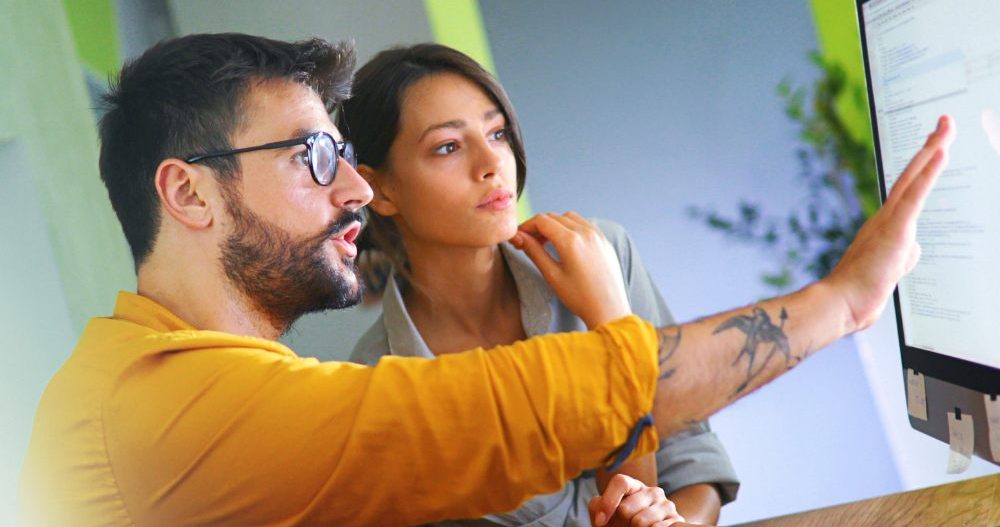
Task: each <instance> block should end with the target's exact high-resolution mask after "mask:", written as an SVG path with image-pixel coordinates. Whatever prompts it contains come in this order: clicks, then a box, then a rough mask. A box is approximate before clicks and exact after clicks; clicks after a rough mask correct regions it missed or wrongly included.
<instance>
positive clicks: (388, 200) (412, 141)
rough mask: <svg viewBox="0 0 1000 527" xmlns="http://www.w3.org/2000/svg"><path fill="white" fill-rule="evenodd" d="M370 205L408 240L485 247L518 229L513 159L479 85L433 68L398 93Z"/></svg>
mask: <svg viewBox="0 0 1000 527" xmlns="http://www.w3.org/2000/svg"><path fill="white" fill-rule="evenodd" d="M388 161H389V162H388V163H387V164H386V166H385V168H384V169H383V170H382V171H381V172H380V173H376V174H375V178H374V179H375V187H376V188H377V191H376V200H375V202H373V203H372V208H374V209H375V211H376V212H377V213H379V214H382V215H384V216H393V217H394V219H395V221H396V224H397V226H398V227H399V229H400V231H401V233H402V234H403V236H404V239H405V240H406V241H407V243H408V244H413V243H430V244H435V245H452V246H462V247H486V246H490V245H495V244H497V243H499V242H502V241H504V240H507V239H509V238H510V237H511V236H513V235H514V233H515V232H517V207H516V192H517V165H516V163H515V161H514V153H513V151H512V150H511V147H510V144H509V143H508V141H507V121H506V118H505V117H504V115H503V113H501V111H500V108H499V106H497V105H496V104H495V103H494V102H493V101H492V100H491V99H490V98H489V97H488V96H487V95H486V93H485V92H484V91H483V90H482V89H481V88H480V87H479V86H477V85H476V84H473V83H472V82H471V81H469V80H467V79H466V78H464V77H462V76H460V75H456V74H452V73H440V74H433V75H429V76H427V77H424V78H423V79H421V80H419V81H417V82H416V83H415V84H414V85H413V86H411V87H410V88H409V89H407V90H406V92H405V93H404V95H403V100H402V108H401V111H400V122H399V132H398V134H397V135H396V140H395V141H394V142H393V144H392V147H391V149H390V151H389V159H388Z"/></svg>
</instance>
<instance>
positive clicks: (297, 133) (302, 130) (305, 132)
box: [289, 128, 319, 139]
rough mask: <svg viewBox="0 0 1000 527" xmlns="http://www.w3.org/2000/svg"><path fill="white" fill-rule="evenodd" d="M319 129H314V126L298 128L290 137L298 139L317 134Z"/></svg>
mask: <svg viewBox="0 0 1000 527" xmlns="http://www.w3.org/2000/svg"><path fill="white" fill-rule="evenodd" d="M318 131H319V130H314V129H312V128H296V129H295V131H294V132H292V135H291V136H289V139H298V138H300V137H305V136H307V135H312V134H315V133H316V132H318Z"/></svg>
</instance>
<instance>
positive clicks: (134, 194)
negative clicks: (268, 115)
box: [99, 33, 355, 269]
mask: <svg viewBox="0 0 1000 527" xmlns="http://www.w3.org/2000/svg"><path fill="white" fill-rule="evenodd" d="M354 63H355V54H354V46H353V45H352V44H350V43H345V42H341V43H338V44H330V43H329V42H326V41H324V40H320V39H311V40H305V41H302V42H281V41H277V40H271V39H267V38H262V37H255V36H251V35H241V34H237V33H226V34H202V35H189V36H184V37H180V38H175V39H171V40H165V41H163V42H160V43H159V44H156V45H155V46H153V47H152V48H150V49H149V50H147V51H146V52H145V53H143V54H142V55H141V56H140V57H139V58H137V59H135V60H133V61H130V62H129V63H127V64H126V65H125V67H123V68H122V71H121V74H120V75H119V77H118V80H117V81H116V82H114V83H112V86H111V88H110V91H109V93H108V94H107V95H105V96H104V97H103V103H104V108H103V109H104V110H105V113H104V116H103V117H102V118H101V121H100V125H99V133H100V137H101V156H100V170H101V179H102V180H103V181H104V185H105V186H106V187H107V189H108V197H109V198H110V200H111V205H112V207H114V210H115V213H116V214H117V215H118V221H119V222H120V223H121V224H122V230H123V231H124V232H125V239H126V240H127V241H128V244H129V247H130V248H131V250H132V258H133V260H134V262H135V266H136V268H137V269H138V267H139V265H140V264H142V262H143V260H144V259H145V258H146V257H147V256H148V255H149V253H150V251H152V249H153V245H154V243H155V240H156V234H157V231H158V229H159V225H160V215H159V199H158V197H157V194H156V189H155V186H154V181H153V179H154V174H155V172H156V168H157V167H158V166H159V164H160V163H161V162H162V161H163V160H164V159H167V158H171V157H177V158H182V159H183V158H186V157H188V156H191V155H194V154H197V153H201V152H211V151H219V150H229V149H230V148H232V146H231V145H230V138H231V137H232V135H233V133H234V132H235V131H236V129H237V127H238V126H240V125H244V124H246V123H245V122H244V119H245V117H246V116H245V107H244V106H245V102H246V101H245V99H246V96H247V94H248V93H249V91H250V87H251V85H253V84H256V83H259V82H264V81H269V80H287V81H291V82H297V83H301V84H303V85H306V86H309V87H310V88H312V89H313V90H315V91H316V93H318V94H319V96H320V98H321V99H322V100H323V102H324V104H325V105H326V107H327V110H328V111H332V110H333V108H334V107H335V106H336V105H337V104H339V103H340V102H342V101H343V100H344V99H346V98H347V97H348V96H349V95H350V88H351V72H352V70H353V69H354ZM204 163H205V164H206V165H209V166H211V167H212V168H213V169H214V170H215V172H216V175H217V177H218V178H220V180H222V181H223V182H231V181H234V180H235V179H236V178H238V177H239V174H240V165H239V160H238V158H237V157H236V156H226V157H219V158H214V159H210V160H206V161H205V162H204Z"/></svg>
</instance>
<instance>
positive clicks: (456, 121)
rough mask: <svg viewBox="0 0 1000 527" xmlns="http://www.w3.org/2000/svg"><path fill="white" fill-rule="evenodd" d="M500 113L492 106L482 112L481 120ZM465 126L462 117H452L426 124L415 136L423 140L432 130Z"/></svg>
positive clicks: (500, 112)
mask: <svg viewBox="0 0 1000 527" xmlns="http://www.w3.org/2000/svg"><path fill="white" fill-rule="evenodd" d="M501 114H503V112H502V111H500V108H494V109H492V110H490V111H488V112H486V113H484V114H483V120H484V121H489V120H490V119H493V118H494V117H496V116H497V115H501ZM465 126H466V122H465V121H463V120H462V119H453V120H451V121H445V122H443V123H438V124H432V125H431V126H428V127H427V129H426V130H424V131H423V133H422V134H420V137H419V138H417V142H420V141H423V139H424V137H425V136H426V135H427V134H429V133H431V132H433V131H434V130H440V129H442V128H465Z"/></svg>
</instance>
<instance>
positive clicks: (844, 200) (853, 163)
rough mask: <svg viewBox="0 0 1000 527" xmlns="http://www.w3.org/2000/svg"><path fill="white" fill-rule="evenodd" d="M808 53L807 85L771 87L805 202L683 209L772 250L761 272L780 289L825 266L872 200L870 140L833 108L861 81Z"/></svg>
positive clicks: (873, 206) (875, 203)
mask: <svg viewBox="0 0 1000 527" xmlns="http://www.w3.org/2000/svg"><path fill="white" fill-rule="evenodd" d="M810 58H811V60H812V62H813V63H814V64H815V65H816V66H817V67H818V68H819V69H820V73H821V74H820V76H819V77H818V78H817V80H816V81H815V82H814V83H813V84H812V89H811V93H810V92H809V90H808V89H807V88H804V87H801V86H792V83H791V82H790V81H789V80H787V79H786V80H785V81H783V82H781V84H779V85H778V89H777V91H778V95H779V96H780V97H781V98H782V99H783V100H784V102H785V114H786V115H787V116H788V117H789V118H790V119H791V120H792V121H794V122H795V123H797V124H798V125H799V129H800V130H799V138H800V139H801V141H802V144H801V146H800V147H799V148H798V149H797V150H796V157H797V159H798V161H799V166H800V170H799V178H800V179H801V180H802V181H803V182H804V183H805V185H806V187H807V189H808V197H807V199H806V200H805V201H804V204H803V205H802V206H800V207H796V208H794V209H793V210H792V211H791V212H790V213H788V215H787V216H785V217H778V216H773V215H768V214H766V213H765V212H764V211H763V210H762V208H761V206H760V205H758V204H755V203H751V202H741V203H740V205H739V208H738V211H737V212H736V214H735V215H731V216H730V215H724V214H720V213H719V212H717V211H714V210H707V209H701V208H697V207H690V208H689V209H688V212H689V214H690V215H691V216H692V217H693V218H695V219H697V220H699V221H701V222H703V223H704V224H705V225H706V226H708V227H709V228H710V229H712V230H715V231H718V232H721V233H722V234H724V235H725V236H727V237H729V238H732V239H735V240H739V241H742V242H745V243H749V244H751V245H757V246H760V247H762V248H763V249H764V250H766V251H767V252H768V253H769V254H772V255H773V256H774V259H775V260H776V264H777V269H776V270H773V271H768V272H765V273H763V275H762V280H763V282H764V283H765V284H766V285H768V286H769V287H772V288H774V289H776V290H779V291H781V290H786V289H788V288H790V287H792V286H795V285H796V283H797V282H798V280H797V278H798V277H800V276H802V275H805V276H809V277H812V278H817V279H818V278H822V277H824V276H826V275H827V274H829V272H830V271H831V270H832V269H833V267H834V265H836V264H837V262H838V261H839V260H840V257H841V256H842V255H843V253H844V250H846V249H847V246H848V245H850V243H851V240H853V239H854V236H855V234H856V233H857V231H858V229H859V228H860V227H861V225H862V224H863V223H864V221H865V219H867V218H868V217H870V216H871V215H872V214H874V213H875V211H876V210H878V207H879V197H878V180H877V177H876V173H875V157H874V153H873V149H872V145H871V143H870V141H866V140H858V139H856V138H854V137H853V136H852V135H851V133H850V132H849V130H848V128H847V126H845V123H844V121H843V120H842V118H841V117H840V115H839V114H838V112H837V101H838V100H840V99H841V96H842V95H843V94H847V95H848V96H854V97H859V96H860V97H864V95H865V94H864V91H863V90H864V88H863V87H862V86H852V85H851V84H850V83H849V82H848V80H847V77H846V75H845V73H844V70H843V68H841V67H840V66H838V65H837V64H833V63H831V62H829V61H826V60H824V59H823V57H821V56H820V55H819V54H818V53H815V52H813V53H811V54H810ZM852 88H853V91H848V90H851V89H852Z"/></svg>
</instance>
